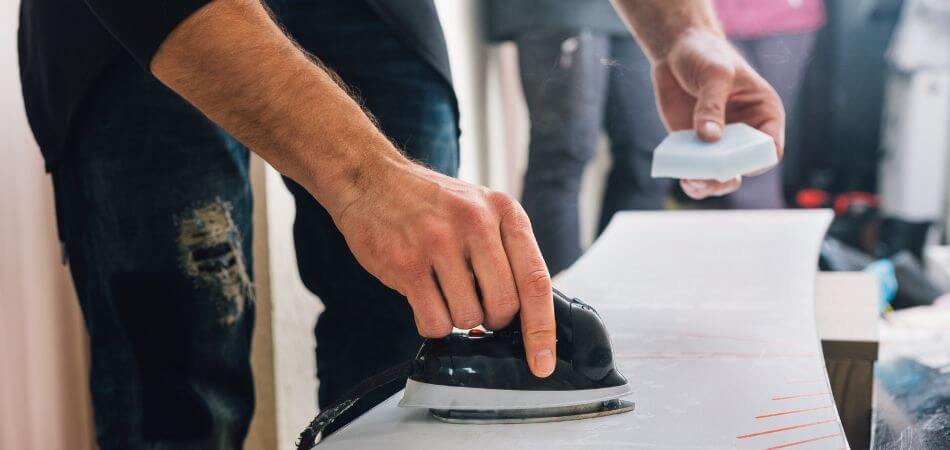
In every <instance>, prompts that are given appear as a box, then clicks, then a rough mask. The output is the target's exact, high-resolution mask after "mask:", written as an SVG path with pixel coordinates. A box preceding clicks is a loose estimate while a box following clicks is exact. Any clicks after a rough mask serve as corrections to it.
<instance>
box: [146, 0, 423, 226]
mask: <svg viewBox="0 0 950 450" xmlns="http://www.w3.org/2000/svg"><path fill="white" fill-rule="evenodd" d="M151 69H152V72H153V73H154V74H155V76H156V77H158V78H159V79H160V80H161V81H162V82H163V83H165V84H166V85H168V86H169V87H170V88H171V89H172V90H174V91H175V92H177V93H178V94H179V95H181V96H182V97H184V98H185V99H186V100H188V101H189V102H190V103H192V104H193V105H195V106H196V107H197V108H198V109H199V110H201V111H202V112H203V113H204V114H205V115H207V116H208V117H209V118H210V119H212V120H213V121H215V122H216V123H218V124H219V125H221V126H222V127H223V128H224V129H226V130H227V131H228V132H229V133H231V134H232V135H234V136H235V137H236V138H238V139H239V140H240V141H241V142H243V143H244V144H245V145H247V146H248V147H249V148H250V149H251V150H253V151H254V152H255V153H257V154H259V155H261V157H263V158H264V159H265V160H267V161H268V162H269V163H270V164H271V165H273V166H274V167H275V168H276V169H277V170H278V171H280V172H281V173H283V174H285V175H287V176H289V177H290V178H292V179H294V180H295V181H297V182H299V183H301V184H302V185H303V186H304V187H306V188H307V189H308V190H309V191H310V192H311V194H313V195H314V196H315V197H316V198H317V200H318V201H320V202H321V203H322V204H323V205H324V207H326V208H327V209H328V210H330V212H331V214H334V213H335V212H336V211H337V210H339V209H341V208H344V207H345V206H346V204H348V203H349V202H351V201H352V200H353V199H355V198H356V197H357V196H358V195H359V193H360V192H359V191H360V190H361V189H362V186H363V185H364V183H365V182H366V181H367V180H369V179H371V178H372V171H373V170H374V167H378V166H379V165H380V164H385V163H386V162H397V163H402V162H408V161H407V160H406V159H405V158H404V157H403V156H402V155H401V154H400V153H399V151H398V150H396V149H395V147H394V146H393V145H392V144H391V143H390V142H389V141H388V140H387V139H386V137H385V136H383V134H382V133H381V132H380V131H379V130H378V129H377V127H376V125H375V124H374V123H373V122H372V120H371V119H370V118H369V117H368V116H367V115H366V113H364V112H363V110H362V108H361V107H360V106H359V105H358V104H357V103H356V101H354V100H353V99H352V98H351V97H350V96H349V95H348V94H347V92H346V91H345V90H344V89H343V88H342V87H341V86H340V84H339V83H338V82H337V81H336V80H335V78H334V77H333V76H332V75H331V74H330V73H329V72H328V71H327V70H325V69H324V68H322V67H321V66H319V65H318V64H317V63H315V62H314V61H313V60H312V59H311V58H310V57H309V56H308V55H307V54H305V53H304V52H303V51H301V50H300V49H299V48H297V46H296V45H295V44H294V43H293V42H292V41H291V40H290V39H289V38H288V37H287V36H286V35H285V34H284V33H283V32H282V31H281V30H280V29H279V28H278V26H277V25H276V24H275V23H274V22H273V20H271V18H270V17H269V15H268V13H267V11H266V9H265V8H264V7H263V6H262V5H261V3H260V2H259V1H258V0H215V1H213V2H211V3H209V4H208V5H206V6H204V7H203V8H201V9H200V10H198V11H197V12H195V13H194V14H192V15H191V16H190V17H189V18H188V19H186V20H185V21H184V22H182V23H181V24H180V25H179V26H178V27H177V28H175V30H174V31H173V32H172V33H171V34H170V35H169V36H168V38H167V39H166V40H165V41H164V42H163V43H162V45H161V47H160V48H159V50H158V52H157V53H156V54H155V56H154V58H153V59H152V63H151Z"/></svg>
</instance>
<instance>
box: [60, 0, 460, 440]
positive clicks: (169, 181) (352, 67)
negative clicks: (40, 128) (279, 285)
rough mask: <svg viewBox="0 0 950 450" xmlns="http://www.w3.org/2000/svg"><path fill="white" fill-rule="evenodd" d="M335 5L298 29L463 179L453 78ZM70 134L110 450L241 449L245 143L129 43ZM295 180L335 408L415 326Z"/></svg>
mask: <svg viewBox="0 0 950 450" xmlns="http://www.w3.org/2000/svg"><path fill="white" fill-rule="evenodd" d="M336 4H338V5H340V6H339V8H340V9H343V8H353V10H352V11H350V10H347V11H339V14H340V15H342V14H349V15H350V16H349V17H351V18H352V16H358V15H362V14H370V13H369V12H368V10H364V9H360V10H356V8H365V6H362V5H363V3H362V2H336ZM335 14H336V13H335ZM360 17H362V16H360ZM366 17H369V16H366ZM332 19H334V22H335V23H334V24H332V26H330V25H328V26H312V30H313V31H312V32H313V33H324V35H310V34H307V32H306V30H305V29H304V28H306V24H307V22H306V21H304V20H303V19H301V20H300V21H299V22H297V21H294V20H288V21H287V27H288V28H289V29H290V31H291V33H294V32H295V31H299V32H298V33H296V34H295V37H296V38H297V40H298V42H300V44H301V45H302V46H304V47H305V48H307V49H308V50H310V51H311V52H312V53H314V54H315V55H317V56H319V57H320V58H321V59H322V60H323V62H324V63H326V64H327V65H328V66H329V67H332V68H333V69H334V70H335V71H336V72H337V73H338V74H339V75H340V77H341V78H342V79H343V80H344V81H346V82H347V83H348V84H349V85H350V86H351V87H353V88H354V90H355V91H357V92H359V93H360V95H361V98H362V101H363V104H364V105H365V107H366V108H367V109H368V110H370V112H372V114H373V115H374V116H375V117H376V119H377V121H378V122H379V124H380V126H381V127H382V129H383V131H384V132H385V133H386V134H387V135H388V136H389V137H390V138H391V139H392V140H393V141H395V142H396V143H397V144H398V145H400V146H401V147H402V148H403V149H404V150H405V151H406V153H407V154H408V155H409V156H410V157H412V158H413V159H415V160H417V161H422V162H424V163H426V164H428V165H429V166H430V167H433V168H434V169H436V170H440V171H442V172H443V173H447V174H450V175H454V174H455V172H456V168H457V164H458V128H457V125H456V119H457V115H456V111H455V106H454V101H453V97H452V95H453V94H452V91H451V87H450V86H449V84H448V83H447V82H446V81H445V80H444V79H442V78H440V77H439V75H438V74H437V72H436V71H435V70H434V69H432V68H431V67H429V66H428V65H427V64H426V63H425V62H424V61H423V60H422V59H421V58H419V57H418V56H416V55H415V53H413V52H411V51H410V50H409V49H408V48H407V47H405V46H404V45H403V44H402V43H401V42H400V41H399V40H398V39H396V38H395V36H393V34H392V33H391V32H390V30H389V29H388V28H387V27H386V25H385V24H383V23H382V22H381V21H379V20H375V21H373V20H372V19H371V18H370V19H367V20H363V19H361V18H359V17H357V18H355V19H353V20H342V19H340V18H339V15H338V16H336V17H332ZM356 19H359V20H356ZM328 20H330V19H328ZM311 25H312V23H311ZM327 34H330V36H327ZM334 36H335V37H336V39H331V38H332V37H334ZM68 145H69V149H68V150H69V153H68V155H69V158H68V159H67V160H65V161H63V162H62V164H60V165H59V166H57V167H56V168H55V170H54V172H53V180H54V186H55V192H56V208H57V219H58V225H59V231H60V237H61V240H62V241H63V244H64V248H65V254H66V255H67V256H68V261H69V267H70V270H71V272H72V275H73V280H74V284H75V287H76V291H77V293H78V298H79V302H80V305H81V309H82V312H83V317H84V320H85V324H86V327H87V329H88V331H89V337H90V345H91V380H90V389H91V391H92V399H93V406H94V414H95V424H96V433H97V440H98V443H99V446H100V448H102V449H104V450H111V449H141V448H148V449H166V448H167V449H172V448H174V449H202V450H205V449H239V448H242V445H243V441H244V437H245V435H246V434H247V429H248V425H249V423H250V420H251V416H252V413H253V408H254V392H253V382H252V377H251V367H250V360H249V354H250V345H251V335H252V329H253V326H254V289H253V280H254V275H253V270H252V268H253V258H252V195H251V188H250V184H249V180H248V151H247V150H246V149H245V147H244V146H242V145H241V144H240V143H239V142H237V141H236V140H235V139H233V138H232V137H231V136H230V135H228V134H227V133H226V132H224V131H223V130H221V129H220V128H219V127H217V126H216V125H215V124H214V123H212V122H211V121H209V120H208V119H207V118H205V117H204V116H203V115H202V114H201V113H200V112H198V111H197V110H196V109H194V108H193V107H191V106H190V105H188V104H187V103H186V102H184V101H183V100H182V99H180V98H179V97H178V96H177V95H175V94H174V93H172V92H171V91H170V90H168V89H167V88H165V87H164V86H163V85H162V84H161V83H159V82H158V81H157V80H155V79H154V78H153V77H152V76H151V75H149V74H147V73H146V72H145V71H143V70H142V69H141V67H139V66H137V65H136V64H135V63H134V62H133V61H132V60H131V58H129V57H128V56H126V55H120V56H118V57H117V60H116V61H114V62H113V63H112V64H111V66H110V67H109V68H108V69H107V70H106V71H105V73H104V74H103V75H102V77H101V79H100V80H98V83H97V85H96V86H95V87H94V88H93V89H92V91H91V92H90V93H89V94H88V95H87V96H86V102H85V103H84V105H83V108H82V110H81V111H80V114H79V115H78V117H77V120H76V122H75V123H74V128H73V134H72V135H71V136H70V139H69V142H68ZM288 185H289V186H290V188H291V191H292V192H293V194H294V196H295V199H296V207H297V216H296V223H295V227H294V241H295V246H296V251H297V259H298V264H299V270H300V275H301V279H302V280H303V281H304V284H305V285H306V286H307V287H308V288H309V289H311V290H312V291H314V292H315V293H316V294H317V295H318V296H319V297H320V299H321V300H322V302H323V303H324V306H325V309H324V312H323V313H322V315H321V316H320V319H319V322H318V325H317V328H316V336H317V346H318V348H317V352H316V357H317V358H316V359H317V371H318V375H319V378H320V392H319V400H320V403H321V404H322V405H326V404H327V403H330V402H332V401H333V400H335V399H336V398H338V397H339V396H340V395H342V393H345V392H346V391H347V390H349V389H350V388H351V387H352V386H353V385H354V384H355V383H357V382H358V381H359V380H361V379H362V378H364V377H366V376H368V375H371V374H373V373H375V372H378V371H379V370H382V369H384V368H386V367H389V366H391V365H393V364H395V363H397V362H401V361H403V360H405V359H408V358H411V357H412V355H413V354H414V352H415V351H416V350H417V349H418V345H419V343H420V338H419V337H418V335H417V332H416V329H415V325H414V324H413V322H412V316H411V313H410V311H409V308H408V306H407V303H406V301H405V299H403V298H402V297H401V296H399V295H398V294H397V293H396V292H394V291H392V290H390V289H388V288H386V287H385V286H383V285H382V283H380V282H379V281H378V280H376V279H375V278H373V277H372V276H370V275H369V274H368V273H367V272H366V271H365V270H363V269H362V267H360V266H359V264H358V263H357V262H356V259H355V258H354V257H353V255H352V254H351V253H350V252H349V250H348V248H347V246H346V243H345V241H344V240H343V237H342V235H341V234H340V233H339V231H338V230H337V229H336V228H335V227H334V226H333V223H332V221H331V220H330V217H329V215H328V214H327V212H326V211H325V210H324V209H323V208H322V207H321V206H320V205H319V204H317V202H316V201H315V200H314V199H313V198H312V197H311V196H310V195H309V194H308V193H306V192H305V191H304V190H303V189H301V188H299V186H297V185H296V184H294V183H292V182H288ZM270 188H272V189H274V188H277V187H270ZM359 330H386V333H387V334H386V338H385V339H379V338H378V336H376V335H375V334H374V333H364V332H362V331H359ZM301 351H302V353H301V354H300V356H299V357H300V358H312V357H313V353H310V352H311V351H312V350H311V349H301ZM394 389H398V386H397V387H395V388H394ZM315 394H316V393H315ZM315 403H316V402H315ZM315 406H316V405H315ZM355 409H359V408H355ZM309 419H310V418H309V417H299V418H297V419H296V420H298V421H300V423H301V424H304V423H306V421H307V420H309Z"/></svg>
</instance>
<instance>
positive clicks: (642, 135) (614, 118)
mask: <svg viewBox="0 0 950 450" xmlns="http://www.w3.org/2000/svg"><path fill="white" fill-rule="evenodd" d="M610 58H611V65H610V77H609V83H608V88H607V111H606V116H605V118H604V124H605V128H606V129H607V135H608V136H609V137H610V150H611V154H612V155H613V166H612V167H611V168H610V175H609V176H608V178H607V186H606V189H605V190H604V203H603V207H602V209H601V217H600V230H601V231H603V229H604V228H605V227H606V226H607V224H608V223H610V219H611V218H612V217H613V215H614V213H616V212H617V211H623V210H632V209H662V208H663V203H664V202H665V201H666V197H667V195H668V194H669V190H670V182H669V180H666V179H655V178H652V177H651V176H650V168H651V166H652V164H653V150H654V149H656V146H657V145H659V144H660V141H662V140H663V137H664V136H666V127H665V126H664V125H663V121H662V119H661V118H660V113H659V111H658V110H657V107H656V96H655V94H654V93H653V79H652V69H651V66H650V61H649V60H647V57H646V55H645V54H644V53H643V50H641V49H640V46H638V45H637V43H636V41H634V40H633V38H632V37H630V36H629V35H617V36H612V37H611V39H610Z"/></svg>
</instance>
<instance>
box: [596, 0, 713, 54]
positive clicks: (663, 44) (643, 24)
mask: <svg viewBox="0 0 950 450" xmlns="http://www.w3.org/2000/svg"><path fill="white" fill-rule="evenodd" d="M611 1H612V2H613V4H614V8H616V9H617V12H619V13H620V16H621V17H622V18H623V19H624V21H626V22H627V26H629V27H630V28H631V29H632V30H633V32H634V35H635V36H636V37H637V40H638V41H639V42H640V45H641V46H643V47H644V49H645V50H646V51H647V54H648V55H649V56H650V59H651V60H653V61H657V60H661V59H663V58H665V57H666V54H667V53H668V52H669V50H670V47H671V46H672V45H673V43H675V42H676V40H677V38H678V37H679V36H680V35H681V34H683V33H688V32H691V31H702V32H711V33H715V34H718V35H722V27H720V25H719V21H718V20H717V19H716V14H715V11H714V10H713V8H712V4H711V2H710V1H709V0H611Z"/></svg>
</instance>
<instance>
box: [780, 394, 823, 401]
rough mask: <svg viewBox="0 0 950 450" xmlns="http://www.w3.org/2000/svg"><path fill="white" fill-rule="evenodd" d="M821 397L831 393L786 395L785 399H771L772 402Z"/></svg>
mask: <svg viewBox="0 0 950 450" xmlns="http://www.w3.org/2000/svg"><path fill="white" fill-rule="evenodd" d="M821 395H831V392H816V393H814V394H800V395H788V396H785V397H772V400H788V399H792V398H805V397H818V396H821Z"/></svg>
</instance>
